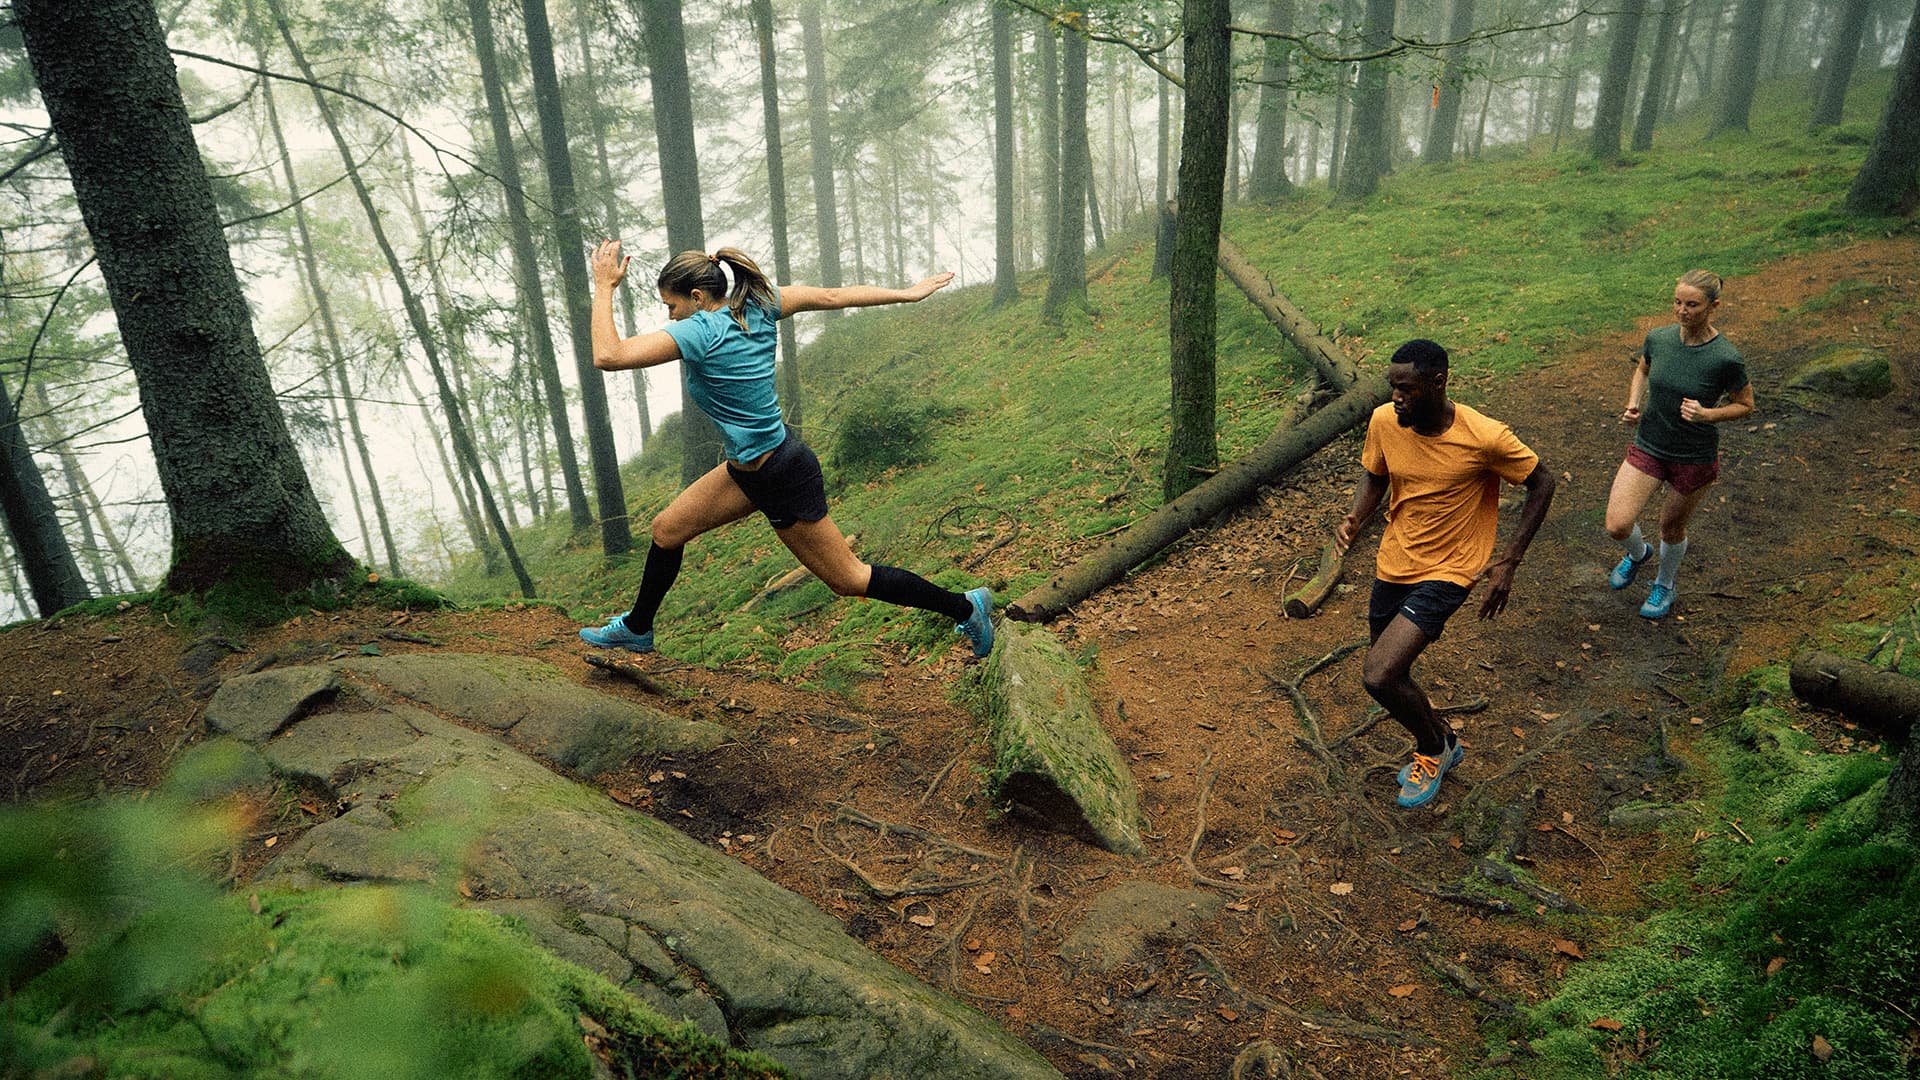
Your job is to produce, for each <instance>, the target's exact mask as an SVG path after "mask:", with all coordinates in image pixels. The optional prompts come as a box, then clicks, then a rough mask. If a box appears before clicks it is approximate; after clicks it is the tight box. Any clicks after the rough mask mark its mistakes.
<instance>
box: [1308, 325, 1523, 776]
mask: <svg viewBox="0 0 1920 1080" xmlns="http://www.w3.org/2000/svg"><path fill="white" fill-rule="evenodd" d="M1387 385H1388V386H1389V387H1390V388H1391V389H1392V390H1393V400H1392V401H1391V402H1390V403H1388V404H1386V405H1382V406H1380V407H1379V408H1378V409H1375V410H1374V411H1373V417H1372V419H1371V420H1370V421H1369V422H1368V424H1367V443H1366V447H1365V449H1363V450H1362V451H1361V452H1360V463H1361V465H1363V466H1364V467H1365V468H1366V473H1365V475H1363V476H1362V477H1361V479H1360V484H1359V488H1358V490H1356V491H1355V492H1354V496H1353V509H1351V510H1349V511H1347V516H1346V518H1345V519H1344V520H1342V521H1341V522H1340V526H1339V528H1338V529H1337V530H1335V532H1334V543H1335V544H1336V545H1337V546H1338V547H1339V548H1340V550H1341V551H1342V552H1345V551H1346V549H1347V545H1349V544H1351V543H1352V542H1353V538H1354V537H1355V536H1357V535H1359V533H1360V526H1361V525H1363V524H1365V523H1366V520H1367V519H1368V518H1369V517H1372V516H1373V512H1374V510H1375V509H1377V508H1378V507H1379V505H1380V500H1381V499H1382V498H1384V497H1387V496H1388V495H1389V493H1391V498H1388V502H1387V531H1386V535H1384V536H1383V537H1381V539H1380V554H1379V557H1378V559H1377V560H1376V570H1375V573H1374V582H1373V597H1372V600H1371V601H1370V602H1369V603H1368V605H1367V623H1368V629H1369V630H1370V631H1371V633H1372V640H1373V645H1372V647H1371V648H1370V649H1368V650H1367V663H1366V668H1365V671H1364V672H1363V673H1362V675H1361V682H1362V684H1363V685H1365V686H1366V688H1367V693H1369V694H1371V695H1373V699H1374V700H1375V701H1377V702H1379V703H1380V704H1381V705H1382V706H1384V707H1385V708H1386V710H1387V711H1388V712H1390V713H1392V714H1393V718H1394V719H1395V720H1398V721H1400V723H1401V725H1402V726H1404V727H1405V728H1406V729H1407V730H1408V731H1410V732H1412V733H1413V738H1414V751H1413V761H1412V762H1411V763H1409V764H1408V765H1407V766H1406V768H1404V769H1401V770H1400V797H1399V800H1398V801H1399V803H1400V805H1401V806H1408V807H1411V806H1420V805H1422V804H1424V803H1426V802H1427V801H1429V800H1431V799H1432V798H1433V797H1434V796H1435V795H1437V794H1439V792H1440V780H1441V778H1442V777H1444V776H1445V775H1446V774H1447V770H1448V769H1450V768H1452V767H1453V766H1455V765H1457V764H1459V762H1460V758H1461V757H1462V755H1463V754H1464V751H1463V750H1462V749H1461V747H1460V740H1459V739H1458V738H1457V737H1456V736H1455V735H1454V733H1453V730H1452V729H1451V728H1449V727H1447V726H1446V725H1445V724H1442V723H1440V720H1439V718H1438V717H1436V716H1435V715H1434V713H1433V703H1432V702H1431V701H1429V700H1428V699H1427V692H1426V691H1425V690H1423V689H1422V688H1421V687H1420V684H1419V683H1416V682H1414V681H1413V676H1412V670H1413V662H1414V660H1415V659H1416V658H1418V657H1419V655H1420V653H1421V651H1422V650H1423V649H1425V648H1426V647H1427V645H1428V643H1430V642H1432V641H1433V640H1434V639H1435V638H1438V637H1439V636H1440V631H1441V629H1442V628H1443V627H1444V626H1446V623H1447V619H1448V617H1449V616H1451V615H1452V614H1453V613H1454V611H1455V610H1457V609H1458V608H1459V607H1460V605H1461V604H1463V603H1465V602H1466V599H1467V594H1468V592H1470V591H1471V590H1472V589H1473V587H1474V586H1475V585H1477V584H1479V583H1480V582H1483V581H1484V582H1486V583H1487V594H1486V598H1485V599H1484V600H1482V601H1481V603H1480V617H1481V618H1483V619H1491V618H1493V617H1494V616H1495V615H1498V614H1500V612H1501V611H1503V610H1505V609H1506V606H1507V593H1508V592H1509V591H1510V590H1511V589H1512V588H1513V572H1514V571H1515V570H1516V569H1518V568H1519V566H1520V559H1521V557H1522V556H1524V555H1525V554H1526V553H1527V545H1528V544H1531V543H1532V542H1533V534H1534V533H1535V532H1537V531H1539V528H1540V522H1541V521H1542V520H1544V519H1545V518H1546V516H1547V505H1548V504H1549V503H1551V502H1552V501H1553V474H1552V473H1549V472H1548V471H1547V470H1546V468H1545V467H1544V466H1542V465H1541V464H1540V458H1539V456H1538V455H1537V454H1535V453H1534V452H1533V451H1532V450H1529V449H1527V447H1526V446H1525V444H1523V443H1521V441H1520V440H1519V439H1517V438H1515V437H1514V435H1513V431H1512V430H1511V429H1509V428H1508V427H1507V425H1505V424H1503V423H1501V422H1499V421H1498V420H1494V419H1491V418H1489V417H1487V416H1485V415H1483V414H1481V413H1480V412H1479V411H1477V410H1475V409H1473V408H1472V407H1470V406H1467V405H1461V404H1459V403H1457V402H1453V401H1448V400H1447V350H1445V349H1443V348H1441V347H1440V346H1439V345H1436V344H1435V343H1433V342H1431V341H1427V340H1424V339H1415V340H1413V341H1409V342H1407V343H1406V344H1405V345H1402V346H1400V348H1399V349H1397V350H1395V352H1394V354H1393V359H1392V361H1391V362H1390V364H1389V365H1388V367H1387ZM1502 480H1505V481H1506V482H1507V483H1509V484H1521V485H1524V486H1525V487H1526V489H1527V502H1526V505H1525V506H1523V507H1522V508H1521V510H1520V524H1519V526H1518V527H1517V528H1516V529H1515V530H1514V535H1513V540H1512V542H1511V543H1509V544H1508V545H1507V550H1506V552H1505V553H1504V554H1502V555H1501V556H1500V557H1499V558H1497V559H1496V558H1493V557H1492V556H1493V548H1494V538H1495V532H1496V530H1497V526H1498V525H1499V518H1500V481H1502Z"/></svg>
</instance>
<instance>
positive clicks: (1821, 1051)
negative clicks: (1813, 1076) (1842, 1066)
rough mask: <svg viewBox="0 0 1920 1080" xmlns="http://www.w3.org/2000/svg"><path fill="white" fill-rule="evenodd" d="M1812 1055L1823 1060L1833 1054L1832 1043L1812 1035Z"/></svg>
mask: <svg viewBox="0 0 1920 1080" xmlns="http://www.w3.org/2000/svg"><path fill="white" fill-rule="evenodd" d="M1813 1056H1814V1057H1817V1058H1819V1059H1820V1060H1821V1061H1825V1060H1827V1059H1828V1058H1830V1057H1832V1056H1833V1044H1832V1043H1830V1042H1828V1041H1827V1040H1826V1039H1824V1038H1822V1037H1820V1036H1818V1035H1815V1036H1814V1037H1813Z"/></svg>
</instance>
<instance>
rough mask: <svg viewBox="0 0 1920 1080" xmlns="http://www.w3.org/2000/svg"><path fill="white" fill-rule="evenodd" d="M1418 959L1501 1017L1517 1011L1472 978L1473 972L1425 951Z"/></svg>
mask: <svg viewBox="0 0 1920 1080" xmlns="http://www.w3.org/2000/svg"><path fill="white" fill-rule="evenodd" d="M1420 958H1421V959H1423V960H1425V961H1426V962H1427V966H1428V967H1430V968H1432V969H1433V970H1435V971H1437V972H1439V973H1440V974H1442V975H1444V976H1446V977H1447V979H1448V980H1449V981H1451V982H1452V983H1453V984H1454V985H1455V986H1458V987H1459V988H1460V992H1461V993H1463V994H1466V995H1467V996H1468V997H1470V998H1472V999H1473V1000H1475V1001H1477V1002H1479V1003H1480V1004H1482V1005H1485V1006H1486V1007H1488V1008H1490V1009H1492V1010H1493V1011H1494V1012H1496V1013H1499V1014H1500V1015H1501V1016H1512V1015H1514V1014H1515V1013H1517V1012H1518V1011H1519V1010H1518V1009H1516V1008H1514V1005H1513V1002H1511V1001H1508V1000H1507V999H1506V998H1503V997H1501V996H1499V995H1498V994H1495V993H1494V992H1493V991H1491V990H1488V989H1487V987H1486V985H1485V984H1484V983H1482V982H1481V981H1480V980H1479V979H1476V978H1474V977H1473V972H1471V971H1468V970H1467V969H1466V968H1464V967H1462V966H1461V965H1459V964H1456V963H1454V962H1453V961H1451V960H1449V959H1447V958H1446V957H1444V956H1441V955H1440V954H1439V953H1437V952H1433V951H1432V950H1427V951H1424V952H1422V953H1421V954H1420Z"/></svg>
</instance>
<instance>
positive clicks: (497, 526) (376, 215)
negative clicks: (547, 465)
mask: <svg viewBox="0 0 1920 1080" xmlns="http://www.w3.org/2000/svg"><path fill="white" fill-rule="evenodd" d="M267 7H268V10H270V11H271V12H272V13H273V21H274V24H275V25H276V26H278V27H279V29H280V37H281V40H283V41H285V42H286V44H287V51H288V52H289V53H291V54H292V56H293V62H294V64H295V66H297V67H298V68H299V69H300V74H301V75H302V76H303V77H305V78H306V79H307V80H308V82H312V81H313V67H312V65H310V64H308V63H307V57H306V54H305V53H304V52H302V51H301V49H300V43H299V42H297V41H295V40H294V38H293V29H292V28H291V27H290V26H288V25H287V17H286V13H285V11H284V10H283V9H282V8H281V6H280V0H267ZM313 104H314V107H315V108H316V109H317V110H319V113H320V119H321V121H322V122H323V123H324V124H325V125H326V127H327V131H328V133H329V134H330V135H332V136H333V144H334V147H335V148H336V149H338V150H339V151H340V160H341V162H342V163H343V164H344V165H345V167H346V170H347V179H348V180H350V181H352V183H353V192H354V195H355V196H357V197H358V198H359V200H360V208H361V210H362V211H364V212H365V214H366V217H367V226H368V228H369V229H371V230H372V232H373V239H374V243H375V245H376V246H378V247H379V249H380V253H381V255H382V256H383V257H384V258H385V259H386V263H387V270H388V272H390V273H391V274H392V275H393V283H394V287H395V288H396V289H398V290H399V291H400V301H401V304H402V305H403V306H404V307H405V308H406V312H407V320H408V322H409V323H410V324H411V326H412V328H413V333H414V336H415V337H416V339H418V341H419V344H420V349H421V351H422V352H424V353H426V356H427V364H428V366H429V367H431V368H432V369H433V378H434V382H435V383H437V384H438V385H439V389H440V406H441V409H442V410H443V411H444V412H445V413H446V417H447V427H448V433H449V434H450V435H452V437H453V447H454V452H455V453H456V454H458V455H459V457H460V459H461V460H462V461H463V462H464V463H465V464H466V467H467V469H468V471H469V472H471V473H472V474H473V479H474V483H475V484H477V485H478V486H479V489H480V501H481V503H482V504H483V505H484V506H485V508H486V514H487V520H488V521H489V522H490V523H491V524H492V526H493V530H494V533H495V534H496V535H497V536H498V537H499V539H500V546H501V548H502V549H503V550H504V551H505V552H506V556H507V564H508V565H509V566H511V567H512V568H513V572H514V576H515V577H516V578H517V579H518V581H519V584H520V591H521V593H522V595H525V596H527V597H532V596H533V595H534V592H533V579H532V578H531V577H528V576H527V569H526V567H525V566H524V565H522V564H521V562H520V553H519V551H517V550H516V549H515V548H514V545H513V534H512V533H510V532H508V531H507V523H506V521H504V520H503V519H502V518H501V516H500V508H499V506H497V505H496V504H495V503H494V501H493V492H492V490H491V489H490V488H488V487H487V483H486V479H485V477H484V476H482V475H481V472H480V455H479V453H478V452H477V451H476V450H475V449H474V445H473V438H472V436H471V435H470V434H469V433H468V431H467V425H466V422H465V420H463V419H462V418H461V415H460V408H459V402H458V401H457V400H456V399H455V398H454V395H453V388H452V386H451V385H450V384H449V383H448V381H447V373H446V370H445V369H444V368H443V367H442V366H441V364H440V349H439V346H438V344H437V343H436V342H435V341H434V337H433V330H432V328H431V327H430V326H429V325H428V324H427V312H426V308H424V307H423V306H421V303H420V298H419V297H418V296H415V295H414V292H413V289H412V287H411V286H409V285H408V284H407V278H406V275H405V273H404V272H403V271H404V268H403V267H402V266H401V265H400V257H399V256H398V255H396V254H395V253H394V250H393V245H392V244H391V243H390V242H388V240H387V231H386V227H385V226H384V225H382V224H381V221H380V212H379V211H378V210H377V209H375V208H374V205H373V196H372V195H371V194H370V193H369V192H368V191H367V184H366V181H365V180H364V179H362V178H361V176H360V169H359V167H358V166H356V165H355V164H354V161H353V154H352V152H351V151H350V150H349V149H348V148H347V140H346V138H345V136H343V135H341V134H340V126H339V124H338V123H336V122H335V121H334V118H333V110H332V108H331V107H330V106H329V105H328V104H327V99H326V97H325V96H324V95H323V94H322V93H321V91H320V88H319V87H318V86H315V87H313Z"/></svg>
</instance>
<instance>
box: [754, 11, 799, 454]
mask: <svg viewBox="0 0 1920 1080" xmlns="http://www.w3.org/2000/svg"><path fill="white" fill-rule="evenodd" d="M752 15H753V37H754V42H755V44H756V46H757V47H758V48H759V51H760V115H761V123H762V127H763V128H764V130H765V138H766V141H767V211H768V214H769V217H770V219H771V221H770V224H771V227H772V229H773V274H774V280H775V282H776V283H778V282H790V281H792V280H793V254H792V251H791V250H790V249H789V247H788V243H787V164H786V160H787V159H786V154H785V153H784V151H783V149H782V147H781V129H780V80H779V78H778V64H777V63H776V60H777V54H776V53H775V52H774V47H773V0H752ZM796 334H797V332H796V331H795V329H794V325H793V320H792V319H781V320H780V396H781V398H782V399H784V401H785V403H786V408H787V426H788V427H789V428H792V429H793V433H794V436H795V437H796V438H797V437H799V436H800V435H801V432H802V426H801V407H800V341H799V338H798V337H797V336H796Z"/></svg>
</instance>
